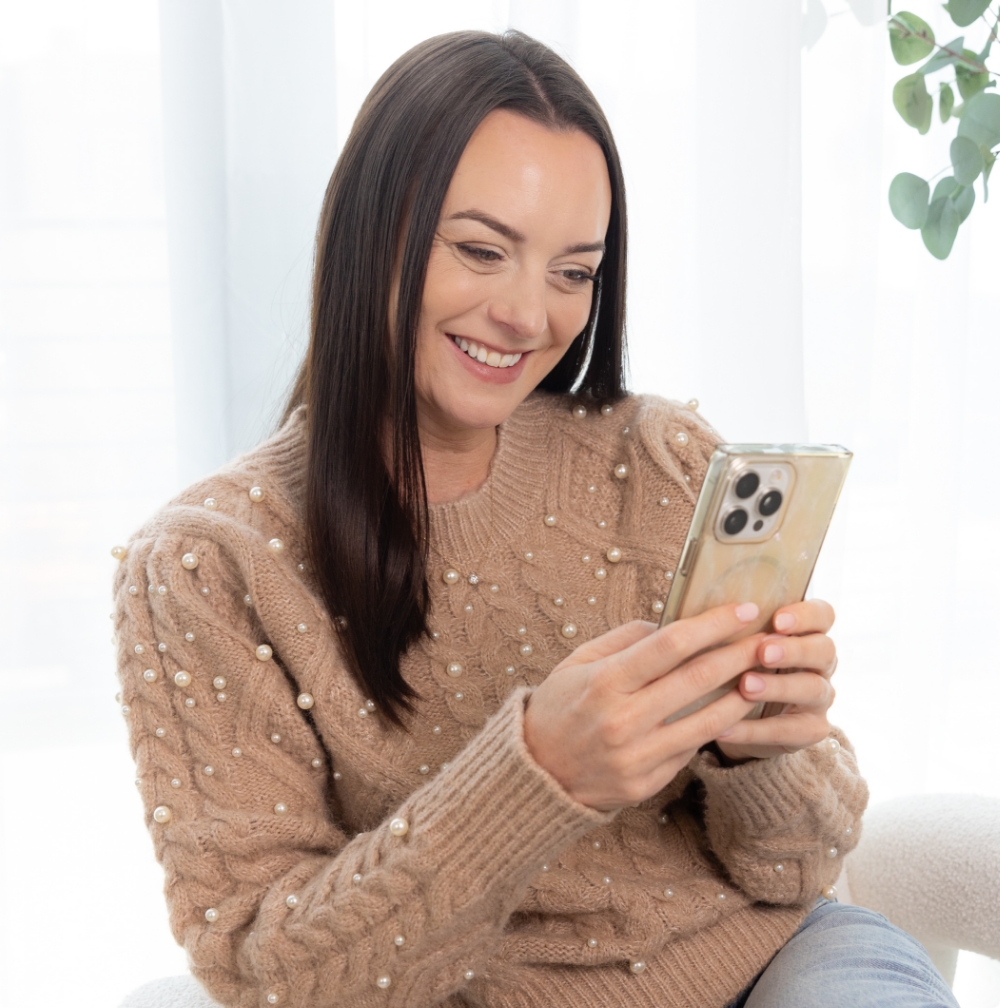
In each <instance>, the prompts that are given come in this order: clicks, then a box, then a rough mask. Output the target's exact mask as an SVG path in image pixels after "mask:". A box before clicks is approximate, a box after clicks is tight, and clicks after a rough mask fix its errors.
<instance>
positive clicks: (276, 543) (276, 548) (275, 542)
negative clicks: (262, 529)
mask: <svg viewBox="0 0 1000 1008" xmlns="http://www.w3.org/2000/svg"><path fill="white" fill-rule="evenodd" d="M267 548H268V549H269V550H271V551H272V552H273V553H280V552H281V551H282V550H283V549H284V548H285V544H284V543H283V542H282V541H281V540H280V539H271V540H270V541H269V542H268V544H267Z"/></svg>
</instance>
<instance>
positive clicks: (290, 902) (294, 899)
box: [285, 893, 299, 907]
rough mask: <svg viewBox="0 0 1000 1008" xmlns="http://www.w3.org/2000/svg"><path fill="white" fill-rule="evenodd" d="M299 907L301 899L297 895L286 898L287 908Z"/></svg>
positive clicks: (293, 894)
mask: <svg viewBox="0 0 1000 1008" xmlns="http://www.w3.org/2000/svg"><path fill="white" fill-rule="evenodd" d="M298 905H299V898H298V896H296V895H295V893H292V895H291V896H288V897H286V899H285V906H290V907H297V906H298Z"/></svg>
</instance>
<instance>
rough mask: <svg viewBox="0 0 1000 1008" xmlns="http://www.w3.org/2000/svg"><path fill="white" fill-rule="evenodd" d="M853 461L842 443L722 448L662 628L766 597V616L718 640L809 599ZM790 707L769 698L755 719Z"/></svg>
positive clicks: (762, 603) (713, 696)
mask: <svg viewBox="0 0 1000 1008" xmlns="http://www.w3.org/2000/svg"><path fill="white" fill-rule="evenodd" d="M850 464H851V453H850V452H849V451H848V450H847V449H846V448H842V447H841V446H840V445H798V444H787V445H762V444H745V445H719V446H718V447H717V448H716V449H715V452H714V454H713V455H712V458H711V459H710V460H709V464H708V471H707V473H706V474H705V482H704V483H703V484H702V486H701V493H700V494H699V496H698V503H697V504H696V505H695V509H694V516H693V518H692V519H691V527H690V528H689V529H688V534H687V538H686V540H685V542H684V549H683V551H682V553H681V559H680V562H679V563H678V565H677V570H676V571H675V572H674V577H673V581H672V582H671V586H670V594H669V595H668V596H667V600H666V603H665V604H664V609H663V616H662V618H661V619H660V626H666V625H667V624H668V623H672V622H674V620H678V619H685V618H686V617H688V616H697V615H698V614H699V613H702V612H704V611H705V610H706V609H711V608H712V607H713V606H718V605H725V604H727V603H739V602H756V603H757V605H758V606H759V608H760V615H759V616H758V618H757V619H756V620H754V621H753V622H752V623H750V624H748V625H747V626H746V627H745V628H744V629H743V630H741V631H740V632H739V633H737V634H735V635H734V636H733V637H730V638H729V639H728V640H725V641H722V642H721V643H720V644H719V645H716V646H717V647H719V646H721V645H722V644H728V643H730V642H731V641H734V640H738V639H740V638H741V637H748V636H750V635H751V634H755V633H758V632H759V631H760V630H763V629H770V626H771V617H772V616H773V615H774V612H775V610H776V609H780V608H781V606H784V605H788V604H789V603H790V602H800V601H801V600H802V599H803V598H805V593H806V589H807V588H808V586H809V581H810V579H811V577H812V573H813V569H814V568H815V566H816V559H817V557H818V556H819V551H820V547H821V546H822V545H823V540H824V539H825V538H826V530H827V528H828V527H829V525H830V519H831V518H832V517H833V511H834V508H835V507H836V506H837V499H838V498H839V497H840V491H841V488H842V487H843V485H844V480H845V479H846V478H847V470H848V467H849V466H850ZM737 682H738V677H737V679H733V680H732V681H731V682H729V683H726V684H725V685H724V686H720V687H719V688H718V689H716V690H713V691H712V692H711V693H708V694H706V695H705V696H704V697H702V698H701V699H700V700H696V701H694V702H693V703H691V704H688V706H686V707H685V708H684V709H683V710H679V711H677V712H676V713H675V714H672V715H671V716H670V717H668V718H667V719H666V721H665V722H664V723H669V722H671V721H676V720H677V719H678V718H681V717H684V716H685V715H686V714H691V713H692V712H694V711H696V710H698V709H699V708H701V707H704V706H705V705H706V704H708V703H711V702H712V701H713V700H717V699H718V698H719V697H721V696H724V695H725V694H726V693H728V692H729V690H731V689H733V687H734V686H735V685H736V683H737ZM782 707H783V705H782V704H764V703H759V704H757V706H756V707H755V708H754V709H753V710H752V711H751V712H750V713H749V714H748V715H747V717H749V718H759V717H768V716H770V715H772V714H777V713H780V711H781V709H782Z"/></svg>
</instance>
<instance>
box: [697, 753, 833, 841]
mask: <svg viewBox="0 0 1000 1008" xmlns="http://www.w3.org/2000/svg"><path fill="white" fill-rule="evenodd" d="M818 755H819V754H818V753H815V752H813V751H811V750H810V749H800V750H799V751H798V752H794V753H789V754H787V755H784V756H772V757H769V758H768V759H758V760H751V761H750V762H749V763H741V764H739V765H738V766H733V767H720V766H719V764H718V761H717V760H716V759H715V757H714V756H713V755H711V754H710V753H706V752H703V753H699V755H698V757H697V758H696V759H694V760H692V762H691V763H690V764H689V765H690V767H691V769H692V770H693V771H694V773H695V774H697V776H698V777H699V778H700V779H701V781H702V782H703V783H704V785H705V793H706V799H707V804H708V807H709V809H711V810H712V811H713V812H714V814H715V815H716V816H719V815H724V816H726V817H727V818H731V819H733V820H734V821H735V832H737V833H742V834H744V835H748V836H766V835H768V834H770V833H773V832H775V831H785V830H787V829H788V824H789V823H791V822H795V821H796V820H797V819H798V818H799V816H800V815H801V814H802V812H803V811H804V809H805V807H806V805H807V804H808V796H807V795H806V794H805V793H804V792H805V791H807V790H808V791H813V790H816V787H815V784H814V779H815V774H816V768H815V766H814V765H813V764H814V761H815V759H816V757H817V756H818ZM823 757H824V758H826V759H836V758H837V756H836V755H827V754H823Z"/></svg>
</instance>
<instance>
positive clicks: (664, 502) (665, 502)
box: [660, 497, 670, 507]
mask: <svg viewBox="0 0 1000 1008" xmlns="http://www.w3.org/2000/svg"><path fill="white" fill-rule="evenodd" d="M669 503H670V500H669V499H668V498H667V497H661V498H660V507H666V506H667V505H668V504H669Z"/></svg>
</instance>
